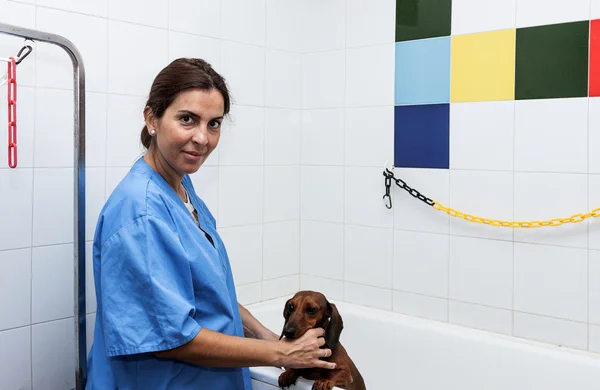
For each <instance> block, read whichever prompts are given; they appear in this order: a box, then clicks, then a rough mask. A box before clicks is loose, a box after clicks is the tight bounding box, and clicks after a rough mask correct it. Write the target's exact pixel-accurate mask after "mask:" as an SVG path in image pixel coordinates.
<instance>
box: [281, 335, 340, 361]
mask: <svg viewBox="0 0 600 390" xmlns="http://www.w3.org/2000/svg"><path fill="white" fill-rule="evenodd" d="M324 334H325V330H324V329H323V328H316V329H310V330H308V331H307V332H306V333H305V334H304V335H303V336H302V337H300V338H298V339H294V340H287V339H283V340H281V341H279V343H281V346H282V352H283V355H284V357H283V358H282V360H281V362H280V364H278V365H281V366H284V367H286V368H313V367H318V368H327V369H332V370H333V369H335V368H336V365H335V363H331V362H327V361H324V360H321V358H326V357H329V356H331V349H328V348H321V347H322V346H323V345H325V339H324V338H323V335H324Z"/></svg>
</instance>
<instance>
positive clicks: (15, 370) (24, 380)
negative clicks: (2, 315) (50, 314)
mask: <svg viewBox="0 0 600 390" xmlns="http://www.w3.org/2000/svg"><path fill="white" fill-rule="evenodd" d="M0 361H1V362H3V364H0V387H1V388H3V389H24V390H30V389H32V383H31V328H30V327H29V326H25V327H22V328H16V329H11V330H7V331H4V332H0Z"/></svg>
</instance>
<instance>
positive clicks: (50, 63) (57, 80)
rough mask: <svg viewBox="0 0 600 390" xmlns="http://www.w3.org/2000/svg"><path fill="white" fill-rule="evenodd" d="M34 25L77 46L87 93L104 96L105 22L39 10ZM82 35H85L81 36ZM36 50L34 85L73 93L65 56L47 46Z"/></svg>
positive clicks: (105, 68) (106, 38)
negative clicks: (83, 66) (68, 90)
mask: <svg viewBox="0 0 600 390" xmlns="http://www.w3.org/2000/svg"><path fill="white" fill-rule="evenodd" d="M111 2H113V0H111ZM123 3H127V2H123ZM129 3H131V1H129ZM136 14H138V15H139V14H140V13H136ZM36 23H37V24H36V27H37V28H38V29H40V30H44V31H52V32H53V33H54V34H59V35H62V36H64V37H66V38H67V39H69V40H70V41H72V42H73V44H75V45H76V46H77V48H78V49H79V51H80V52H81V55H82V57H83V58H84V65H85V73H86V90H87V91H93V92H106V88H107V67H108V58H107V54H108V53H107V48H108V35H107V34H108V24H107V20H106V19H104V18H99V17H95V16H89V15H82V14H76V13H73V12H67V11H59V10H54V9H49V8H42V7H39V8H37V15H36ZM82 31H85V33H84V34H82V33H81V32H82ZM39 48H40V50H39V53H38V56H37V63H38V66H37V67H36V71H37V73H36V83H37V85H38V86H43V87H49V88H64V89H71V90H72V89H73V71H72V69H73V68H72V64H71V59H70V58H69V56H68V55H67V53H66V52H65V51H64V50H62V49H60V48H57V47H56V46H50V45H47V44H46V45H44V44H40V45H39ZM61 107H64V106H61ZM67 108H68V109H67V110H66V112H67V113H68V112H71V111H72V110H71V109H70V107H68V106H67Z"/></svg>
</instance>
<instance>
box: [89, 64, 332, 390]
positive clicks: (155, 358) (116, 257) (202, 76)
mask: <svg viewBox="0 0 600 390" xmlns="http://www.w3.org/2000/svg"><path fill="white" fill-rule="evenodd" d="M229 109H230V99H229V92H228V90H227V86H226V84H225V81H224V80H223V78H222V77H221V76H220V75H219V74H217V73H216V72H215V71H214V70H213V69H212V67H211V66H210V65H209V64H207V63H206V62H204V61H203V60H199V59H178V60H175V61H173V62H172V63H171V64H170V65H169V66H167V67H166V68H165V69H163V70H162V71H161V72H160V73H159V74H158V76H157V77H156V79H155V80H154V83H153V85H152V88H151V91H150V96H149V99H148V102H147V106H146V108H145V110H144V117H145V122H146V126H145V127H144V128H143V130H142V134H141V140H142V144H143V145H144V146H145V147H146V149H147V153H146V154H145V155H144V156H143V158H140V159H139V160H138V161H137V162H136V163H135V164H134V166H133V167H132V169H131V170H130V172H129V173H128V174H127V175H126V177H125V178H124V179H123V180H122V181H121V183H119V185H118V186H117V188H116V189H115V190H114V192H113V193H112V195H111V196H110V198H109V199H108V200H107V202H106V205H105V206H104V208H103V209H102V211H101V213H100V216H99V219H98V225H97V229H96V234H95V237H94V244H93V261H94V282H95V286H96V299H97V303H98V310H97V313H96V327H95V332H94V345H93V347H92V350H91V352H90V357H89V373H88V383H87V389H98V390H109V389H119V390H121V389H143V390H153V389H173V390H179V389H210V390H225V389H231V390H237V389H246V390H249V389H251V384H250V376H249V371H248V368H247V367H250V366H278V367H281V366H284V367H291V368H304V367H322V368H327V369H333V368H335V365H333V364H331V363H328V362H325V361H323V360H320V358H322V357H328V356H330V355H331V350H329V349H326V348H320V347H321V346H323V344H324V340H323V337H322V336H323V334H324V331H323V329H318V330H316V329H315V330H313V331H311V332H309V333H307V334H306V335H305V336H303V337H302V338H300V339H298V340H293V341H289V340H285V339H284V340H281V341H279V340H278V337H277V335H276V334H274V333H273V332H271V331H270V330H268V329H266V328H265V327H264V326H263V325H261V324H260V322H259V321H257V320H256V319H255V318H254V317H253V316H252V315H251V314H250V313H249V312H248V311H247V310H246V309H245V308H243V307H242V306H241V305H239V304H238V302H237V298H236V292H235V286H234V282H233V277H232V273H231V268H230V264H229V259H228V257H227V252H226V250H225V247H224V246H223V242H222V241H221V238H220V237H219V235H218V233H217V231H216V224H215V219H214V218H213V216H212V214H211V213H210V211H209V210H208V208H207V207H206V205H205V204H204V203H203V202H202V200H200V198H199V197H198V196H197V195H196V192H195V191H194V187H193V185H192V182H191V180H190V178H189V176H188V175H189V174H191V173H194V172H196V171H197V170H198V169H199V168H200V166H201V165H202V163H204V161H206V158H207V157H208V156H209V155H210V153H211V152H212V151H213V150H214V149H215V148H216V146H217V144H218V142H219V137H220V130H221V123H222V121H223V118H224V117H225V116H226V115H227V114H228V113H229ZM244 330H245V331H246V334H249V335H253V338H250V337H248V338H245V337H244Z"/></svg>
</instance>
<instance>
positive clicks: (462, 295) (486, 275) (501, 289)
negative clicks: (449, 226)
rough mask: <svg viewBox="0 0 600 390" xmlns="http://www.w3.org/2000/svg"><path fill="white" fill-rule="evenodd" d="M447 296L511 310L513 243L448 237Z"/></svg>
mask: <svg viewBox="0 0 600 390" xmlns="http://www.w3.org/2000/svg"><path fill="white" fill-rule="evenodd" d="M449 272H450V282H449V284H450V296H449V297H450V299H453V300H456V301H463V302H470V303H477V304H481V305H486V306H492V307H497V308H503V309H512V302H513V243H512V242H506V241H496V240H484V239H478V238H468V237H450V266H449Z"/></svg>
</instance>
